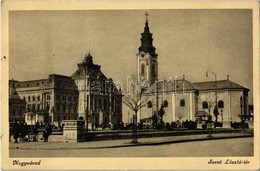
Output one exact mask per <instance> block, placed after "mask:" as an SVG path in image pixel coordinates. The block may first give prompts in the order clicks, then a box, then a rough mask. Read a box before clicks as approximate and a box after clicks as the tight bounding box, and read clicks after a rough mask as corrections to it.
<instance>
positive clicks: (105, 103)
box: [104, 99, 107, 109]
mask: <svg viewBox="0 0 260 171" xmlns="http://www.w3.org/2000/svg"><path fill="white" fill-rule="evenodd" d="M104 109H107V100H106V99H104Z"/></svg>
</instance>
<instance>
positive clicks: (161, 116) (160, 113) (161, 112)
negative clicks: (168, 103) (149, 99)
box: [159, 103, 165, 129]
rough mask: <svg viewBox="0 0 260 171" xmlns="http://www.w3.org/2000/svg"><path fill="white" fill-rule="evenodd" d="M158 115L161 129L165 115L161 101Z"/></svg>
mask: <svg viewBox="0 0 260 171" xmlns="http://www.w3.org/2000/svg"><path fill="white" fill-rule="evenodd" d="M159 115H160V118H161V129H162V128H163V116H164V115H165V110H164V105H163V103H162V104H161V107H160V109H159Z"/></svg>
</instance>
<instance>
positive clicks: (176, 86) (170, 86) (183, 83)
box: [145, 79, 196, 93]
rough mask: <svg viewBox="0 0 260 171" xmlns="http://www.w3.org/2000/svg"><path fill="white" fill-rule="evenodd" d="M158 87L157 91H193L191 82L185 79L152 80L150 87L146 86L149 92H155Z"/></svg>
mask: <svg viewBox="0 0 260 171" xmlns="http://www.w3.org/2000/svg"><path fill="white" fill-rule="evenodd" d="M157 88H158V93H167V92H182V91H195V90H196V89H195V87H194V86H193V84H192V83H191V82H189V81H187V80H185V79H180V80H172V81H166V80H165V81H158V82H154V83H153V84H152V85H151V86H150V87H148V88H147V91H145V92H147V93H148V91H149V92H150V93H156V92H157Z"/></svg>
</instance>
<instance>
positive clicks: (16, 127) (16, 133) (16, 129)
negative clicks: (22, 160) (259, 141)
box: [12, 120, 20, 143]
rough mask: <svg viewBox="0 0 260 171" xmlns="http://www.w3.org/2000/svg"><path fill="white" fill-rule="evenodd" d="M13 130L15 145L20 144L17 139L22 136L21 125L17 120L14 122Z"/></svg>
mask: <svg viewBox="0 0 260 171" xmlns="http://www.w3.org/2000/svg"><path fill="white" fill-rule="evenodd" d="M12 130H13V136H14V143H18V141H17V139H18V138H19V134H20V125H19V123H18V122H17V121H16V120H15V121H14V124H13V129H12Z"/></svg>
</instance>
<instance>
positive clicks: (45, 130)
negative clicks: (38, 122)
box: [43, 124, 52, 142]
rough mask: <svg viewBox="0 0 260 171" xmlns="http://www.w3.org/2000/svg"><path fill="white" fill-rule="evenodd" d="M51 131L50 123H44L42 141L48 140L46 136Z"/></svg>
mask: <svg viewBox="0 0 260 171" xmlns="http://www.w3.org/2000/svg"><path fill="white" fill-rule="evenodd" d="M51 133H52V128H51V125H50V124H46V127H45V129H44V131H43V139H44V142H48V138H49V136H50V135H51Z"/></svg>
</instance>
